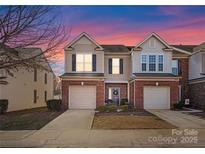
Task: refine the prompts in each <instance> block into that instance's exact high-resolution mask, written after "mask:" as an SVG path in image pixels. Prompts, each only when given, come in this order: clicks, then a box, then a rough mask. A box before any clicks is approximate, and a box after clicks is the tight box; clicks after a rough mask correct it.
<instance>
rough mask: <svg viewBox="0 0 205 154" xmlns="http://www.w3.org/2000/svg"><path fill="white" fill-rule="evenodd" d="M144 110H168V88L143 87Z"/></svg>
mask: <svg viewBox="0 0 205 154" xmlns="http://www.w3.org/2000/svg"><path fill="white" fill-rule="evenodd" d="M144 108H145V109H170V88H169V87H144Z"/></svg>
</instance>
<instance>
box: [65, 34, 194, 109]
mask: <svg viewBox="0 0 205 154" xmlns="http://www.w3.org/2000/svg"><path fill="white" fill-rule="evenodd" d="M184 47H185V46H174V45H169V44H168V43H167V42H165V41H164V40H163V39H161V38H160V37H159V36H158V35H157V34H155V33H152V34H151V35H149V36H148V37H147V38H145V40H144V41H142V42H141V43H139V44H138V45H136V46H133V47H130V46H124V45H100V44H98V43H97V42H96V41H95V40H94V39H93V38H91V37H90V36H89V35H88V34H87V33H81V34H80V35H79V36H78V37H76V38H75V39H74V40H73V41H72V42H71V43H69V44H68V45H67V46H66V47H65V49H64V50H65V73H64V74H63V75H62V76H61V78H62V99H63V108H64V109H68V108H70V109H95V108H96V107H98V106H101V105H104V103H105V101H107V100H109V99H111V100H112V101H113V102H114V103H116V104H120V100H121V99H125V98H127V99H128V100H129V102H130V103H132V104H133V105H134V106H135V107H136V108H138V109H143V108H145V109H170V108H171V107H172V105H173V104H174V103H177V102H178V101H179V100H184V99H186V98H188V95H189V94H188V92H189V90H188V57H189V55H191V51H189V50H185V49H184Z"/></svg>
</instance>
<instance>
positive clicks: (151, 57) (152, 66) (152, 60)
mask: <svg viewBox="0 0 205 154" xmlns="http://www.w3.org/2000/svg"><path fill="white" fill-rule="evenodd" d="M149 71H156V55H149Z"/></svg>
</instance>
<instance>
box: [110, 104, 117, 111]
mask: <svg viewBox="0 0 205 154" xmlns="http://www.w3.org/2000/svg"><path fill="white" fill-rule="evenodd" d="M108 111H109V112H116V111H117V106H116V105H109V106H108Z"/></svg>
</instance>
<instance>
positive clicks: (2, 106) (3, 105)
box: [0, 99, 9, 114]
mask: <svg viewBox="0 0 205 154" xmlns="http://www.w3.org/2000/svg"><path fill="white" fill-rule="evenodd" d="M8 104H9V101H8V99H0V114H5V113H6V111H7V109H8Z"/></svg>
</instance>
